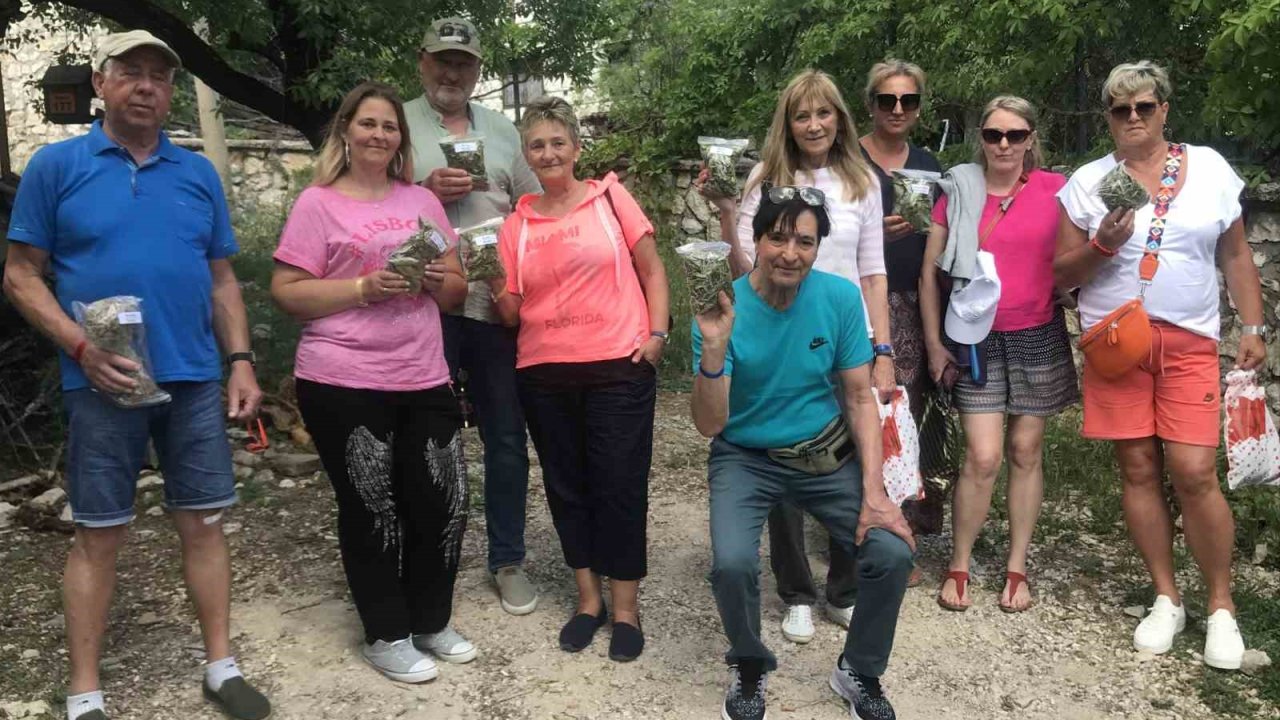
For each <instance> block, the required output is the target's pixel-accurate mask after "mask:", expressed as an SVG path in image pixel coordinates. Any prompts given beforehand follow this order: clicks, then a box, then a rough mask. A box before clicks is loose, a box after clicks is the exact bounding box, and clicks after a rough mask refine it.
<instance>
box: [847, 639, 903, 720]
mask: <svg viewBox="0 0 1280 720" xmlns="http://www.w3.org/2000/svg"><path fill="white" fill-rule="evenodd" d="M831 689H832V690H835V691H836V694H837V695H839V696H840V697H842V698H844V699H845V700H846V701H848V703H849V716H850V717H852V718H854V720H897V717H898V716H897V715H896V714H894V712H893V705H891V704H889V698H887V697H885V696H884V691H883V690H881V689H880V678H875V677H871V676H870V675H859V674H858V673H856V672H854V671H853V668H851V667H849V666H848V665H846V664H845V661H844V655H843V654H841V655H840V659H839V660H837V661H836V667H835V669H834V670H832V671H831Z"/></svg>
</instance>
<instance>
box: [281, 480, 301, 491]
mask: <svg viewBox="0 0 1280 720" xmlns="http://www.w3.org/2000/svg"><path fill="white" fill-rule="evenodd" d="M296 487H298V483H296V482H294V481H292V480H290V479H289V478H285V479H284V480H281V481H280V488H281V489H282V490H291V489H293V488H296Z"/></svg>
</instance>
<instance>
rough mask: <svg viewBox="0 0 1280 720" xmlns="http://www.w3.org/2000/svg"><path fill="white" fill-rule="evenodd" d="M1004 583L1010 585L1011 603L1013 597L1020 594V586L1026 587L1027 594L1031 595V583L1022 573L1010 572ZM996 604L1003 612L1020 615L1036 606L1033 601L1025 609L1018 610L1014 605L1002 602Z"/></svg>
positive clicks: (1005, 575) (998, 601) (1006, 574)
mask: <svg viewBox="0 0 1280 720" xmlns="http://www.w3.org/2000/svg"><path fill="white" fill-rule="evenodd" d="M1004 581H1005V582H1006V583H1007V584H1008V585H1009V601H1010V602H1012V601H1013V596H1014V595H1017V594H1018V586H1019V585H1026V586H1027V594H1028V595H1030V594H1031V583H1029V582H1027V576H1026V575H1024V574H1022V573H1019V572H1013V571H1012V570H1009V571H1007V572H1006V573H1005V574H1004ZM996 604H997V605H999V606H1000V609H1001V610H1003V611H1004V612H1007V613H1020V612H1026V611H1028V610H1030V609H1031V606H1032V605H1034V604H1035V602H1034V601H1032V602H1029V603H1027V606H1026V607H1024V608H1016V607H1014V606H1013V605H1008V604H1005V603H1004V602H1003V601H1002V600H997V601H996Z"/></svg>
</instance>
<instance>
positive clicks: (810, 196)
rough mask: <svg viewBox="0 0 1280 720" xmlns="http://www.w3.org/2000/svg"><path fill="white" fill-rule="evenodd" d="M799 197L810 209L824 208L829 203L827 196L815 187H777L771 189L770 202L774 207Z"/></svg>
mask: <svg viewBox="0 0 1280 720" xmlns="http://www.w3.org/2000/svg"><path fill="white" fill-rule="evenodd" d="M797 197H798V198H800V200H802V201H803V202H804V204H805V205H809V206H810V207H822V204H823V203H825V202H826V201H827V196H826V195H824V194H823V193H822V191H821V190H819V189H818V188H815V187H807V186H798V185H777V186H774V187H771V188H769V202H771V203H773V204H774V205H781V204H782V203H784V202H789V201H791V200H794V199H795V198H797Z"/></svg>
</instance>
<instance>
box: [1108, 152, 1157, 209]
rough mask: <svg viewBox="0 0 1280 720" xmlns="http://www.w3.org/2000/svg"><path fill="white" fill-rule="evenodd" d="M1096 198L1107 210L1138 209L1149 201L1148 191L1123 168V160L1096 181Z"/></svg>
mask: <svg viewBox="0 0 1280 720" xmlns="http://www.w3.org/2000/svg"><path fill="white" fill-rule="evenodd" d="M1098 198H1099V199H1100V200H1102V204H1103V205H1106V206H1107V212H1111V211H1112V210H1115V209H1116V208H1129V209H1131V210H1138V209H1140V208H1142V207H1143V206H1144V205H1146V204H1147V203H1149V202H1151V195H1150V193H1148V192H1147V189H1146V188H1144V187H1143V186H1142V183H1140V182H1138V181H1137V180H1134V179H1133V176H1131V175H1130V174H1129V173H1128V171H1126V170H1125V167H1124V161H1123V160H1121V161H1120V162H1119V163H1116V166H1115V167H1113V168H1111V170H1110V172H1108V173H1107V174H1106V175H1103V176H1102V179H1101V180H1099V181H1098Z"/></svg>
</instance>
